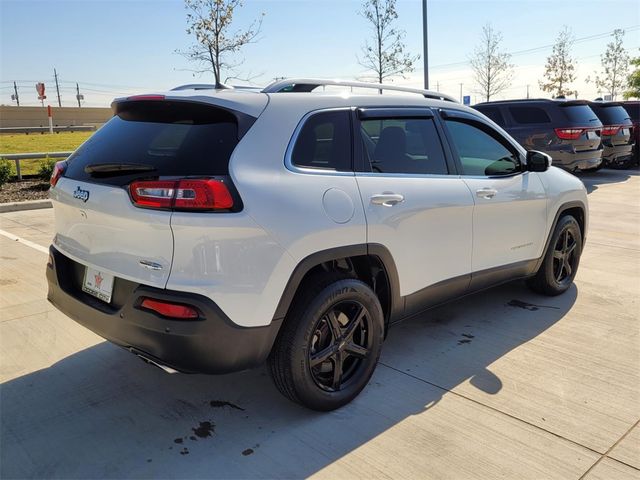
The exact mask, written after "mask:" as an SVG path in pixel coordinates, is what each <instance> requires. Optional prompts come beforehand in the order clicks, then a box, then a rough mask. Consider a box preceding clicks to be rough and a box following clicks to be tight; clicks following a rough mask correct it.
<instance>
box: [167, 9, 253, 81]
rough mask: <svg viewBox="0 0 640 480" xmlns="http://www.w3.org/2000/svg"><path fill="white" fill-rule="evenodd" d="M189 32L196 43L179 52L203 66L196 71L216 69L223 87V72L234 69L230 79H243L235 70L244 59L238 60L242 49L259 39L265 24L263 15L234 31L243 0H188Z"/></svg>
mask: <svg viewBox="0 0 640 480" xmlns="http://www.w3.org/2000/svg"><path fill="white" fill-rule="evenodd" d="M184 4H185V8H186V9H187V25H188V26H187V33H189V34H193V35H194V36H195V37H196V43H195V44H193V45H191V46H190V47H189V48H188V49H187V50H185V51H179V52H178V53H180V54H182V55H184V56H185V57H186V58H188V59H189V60H191V61H193V62H195V63H198V64H200V65H201V66H202V68H201V69H199V70H194V72H195V73H204V72H213V75H214V77H215V82H216V86H219V85H220V84H221V83H222V82H221V78H222V72H227V73H229V72H231V74H230V75H229V74H228V75H227V76H226V78H239V77H238V76H237V75H236V72H235V69H236V68H237V67H238V66H240V65H241V64H242V61H238V60H237V59H234V58H233V56H234V54H237V53H238V52H239V51H240V49H241V48H242V47H243V46H245V45H247V44H249V43H253V42H254V41H256V39H257V37H258V35H259V34H260V28H261V27H262V16H264V13H263V14H262V15H261V16H260V18H259V19H257V20H255V21H254V22H253V23H251V25H249V27H248V28H246V29H244V30H236V31H231V23H232V21H233V14H234V11H235V9H236V8H238V7H242V0H185V2H184Z"/></svg>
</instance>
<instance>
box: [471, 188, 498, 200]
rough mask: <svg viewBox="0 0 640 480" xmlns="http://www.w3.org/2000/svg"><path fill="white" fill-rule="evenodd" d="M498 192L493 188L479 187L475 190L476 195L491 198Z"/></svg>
mask: <svg viewBox="0 0 640 480" xmlns="http://www.w3.org/2000/svg"><path fill="white" fill-rule="evenodd" d="M497 194H498V191H497V190H496V189H495V188H481V189H479V190H476V195H477V196H478V197H480V198H488V199H491V198H493V197H495V196H496V195H497Z"/></svg>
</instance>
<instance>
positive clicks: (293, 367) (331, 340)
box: [269, 274, 384, 411]
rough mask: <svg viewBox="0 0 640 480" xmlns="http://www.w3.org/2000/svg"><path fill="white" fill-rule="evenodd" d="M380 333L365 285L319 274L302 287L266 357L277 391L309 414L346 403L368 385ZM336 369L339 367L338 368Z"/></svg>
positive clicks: (377, 309)
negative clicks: (304, 408) (311, 411)
mask: <svg viewBox="0 0 640 480" xmlns="http://www.w3.org/2000/svg"><path fill="white" fill-rule="evenodd" d="M383 334H384V317H383V313H382V308H381V306H380V302H379V300H378V298H377V297H376V295H375V293H374V292H373V291H372V290H371V289H370V288H369V286H368V285H366V284H365V283H363V282H361V281H360V280H357V279H353V278H349V277H345V276H344V275H341V274H322V275H320V276H316V277H313V278H312V279H310V281H308V282H306V283H305V285H303V286H302V287H301V290H300V291H299V292H298V294H297V298H296V299H294V303H293V305H292V307H291V309H290V311H289V313H288V314H287V317H286V318H285V321H284V324H283V326H282V330H281V331H280V333H279V334H278V338H277V339H276V343H275V345H274V347H273V350H272V351H271V355H270V356H269V369H270V371H271V376H272V378H273V380H274V383H275V384H276V387H277V388H278V390H280V392H281V393H282V394H283V395H284V396H285V397H287V398H289V399H290V400H292V401H294V402H297V403H299V404H301V405H304V406H305V407H308V408H310V409H312V410H319V411H329V410H334V409H336V408H339V407H342V406H343V405H346V404H347V403H349V402H350V401H351V400H353V399H354V398H355V397H356V396H357V395H358V394H359V393H360V392H361V391H362V389H363V388H364V387H365V386H366V385H367V383H368V381H369V379H370V378H371V375H372V374H373V371H374V370H375V368H376V364H377V362H378V358H379V357H380V352H381V350H382V341H383ZM337 365H340V366H341V367H340V369H337Z"/></svg>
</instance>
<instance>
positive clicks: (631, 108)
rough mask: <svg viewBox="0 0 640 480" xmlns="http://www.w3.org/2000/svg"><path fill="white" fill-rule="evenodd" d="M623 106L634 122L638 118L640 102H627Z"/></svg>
mask: <svg viewBox="0 0 640 480" xmlns="http://www.w3.org/2000/svg"><path fill="white" fill-rule="evenodd" d="M624 108H625V110H626V111H627V113H628V114H629V116H630V117H631V120H633V121H634V122H637V121H638V120H640V103H627V104H625V106H624Z"/></svg>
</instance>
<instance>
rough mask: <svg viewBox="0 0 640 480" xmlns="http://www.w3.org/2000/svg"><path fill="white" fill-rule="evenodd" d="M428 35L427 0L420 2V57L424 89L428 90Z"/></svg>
mask: <svg viewBox="0 0 640 480" xmlns="http://www.w3.org/2000/svg"><path fill="white" fill-rule="evenodd" d="M428 37H429V34H428V29H427V0H422V41H423V48H422V57H423V58H424V88H425V90H429V39H428Z"/></svg>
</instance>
